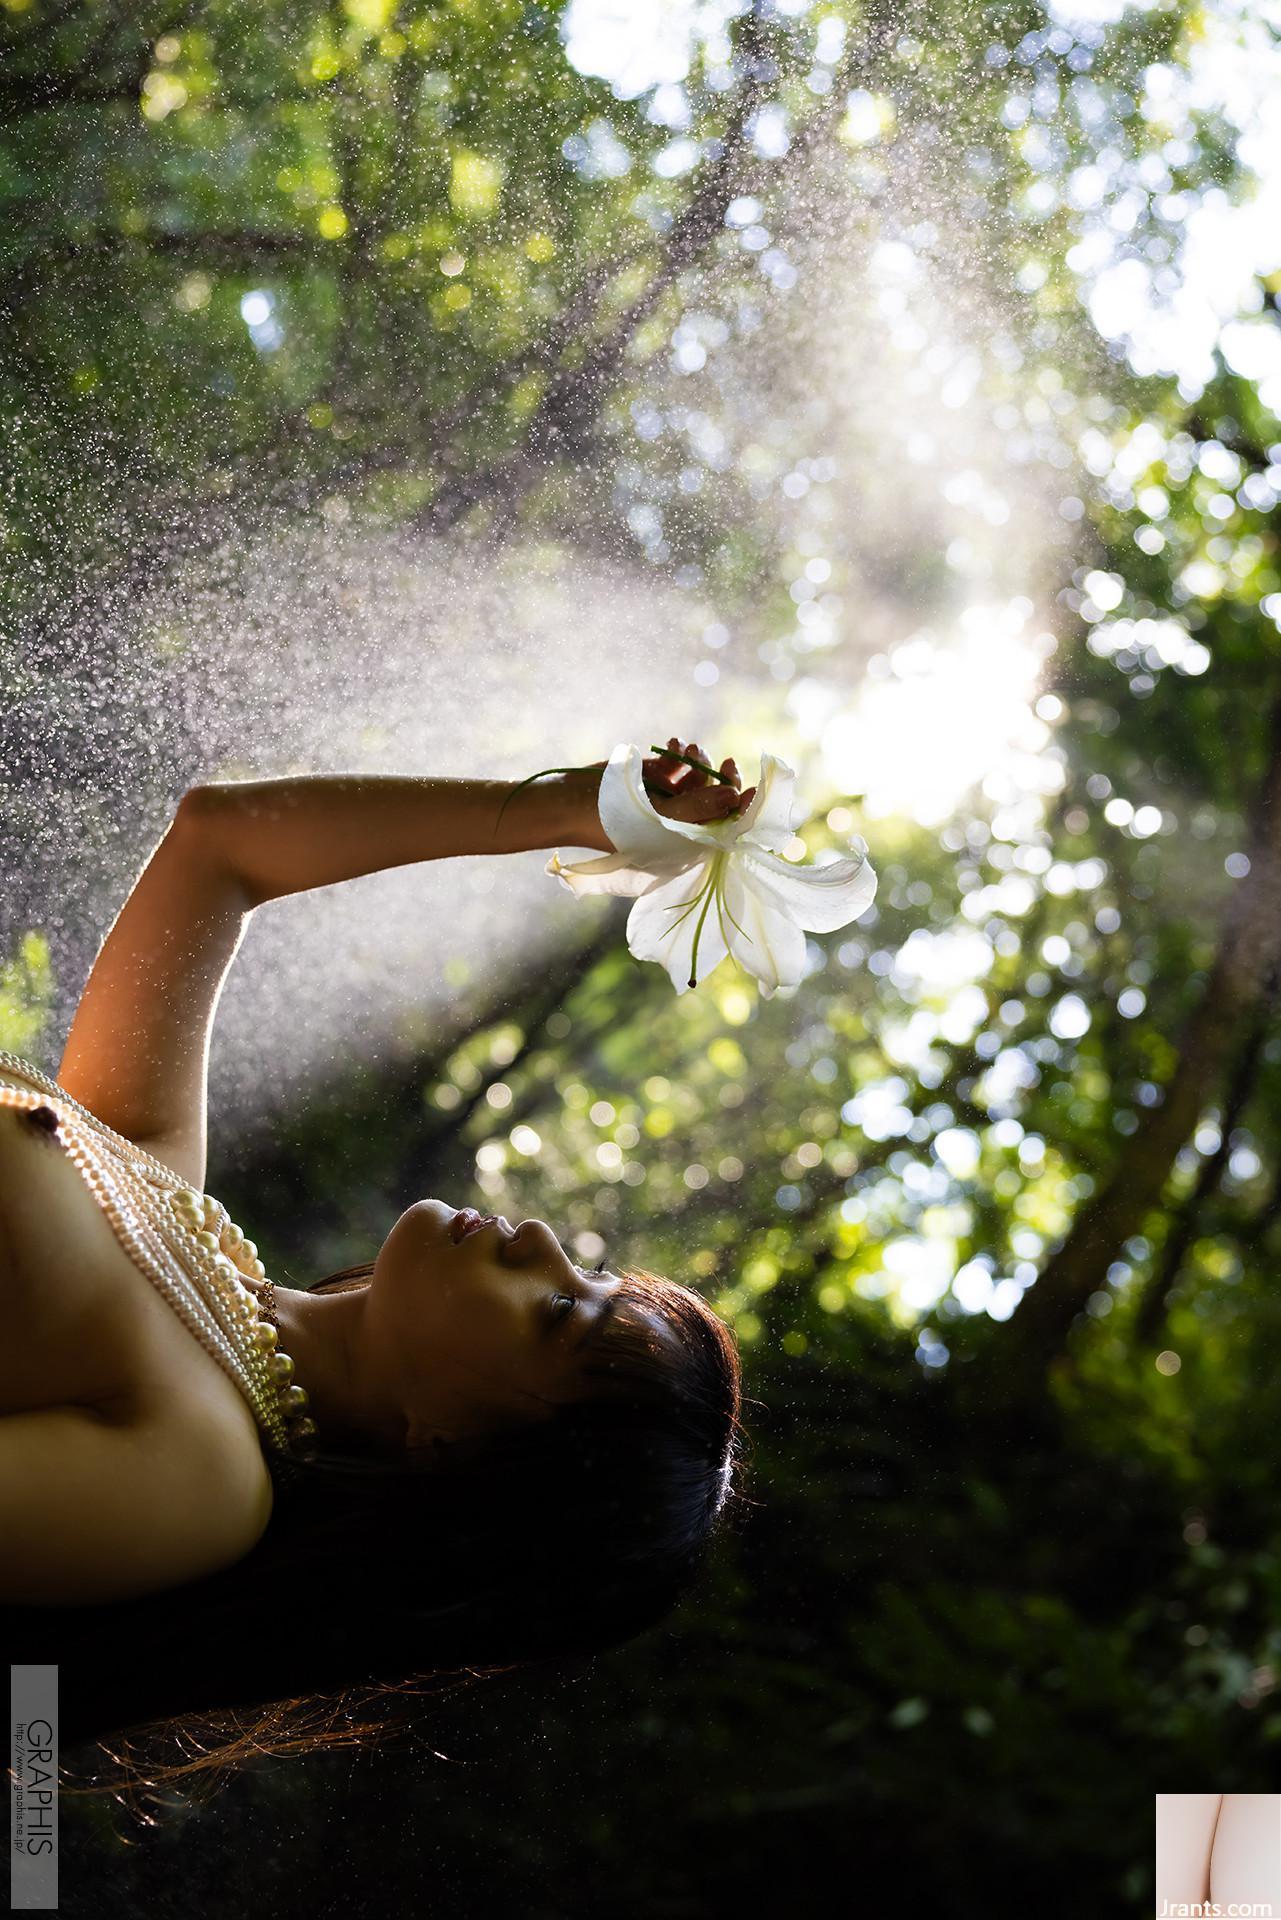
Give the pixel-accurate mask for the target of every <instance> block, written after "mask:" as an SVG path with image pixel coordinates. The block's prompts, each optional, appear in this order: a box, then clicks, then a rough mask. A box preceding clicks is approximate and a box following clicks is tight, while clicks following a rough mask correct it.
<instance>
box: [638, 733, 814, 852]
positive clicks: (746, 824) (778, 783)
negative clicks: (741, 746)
mask: <svg viewBox="0 0 1281 1920" xmlns="http://www.w3.org/2000/svg"><path fill="white" fill-rule="evenodd" d="M795 788H796V774H795V771H794V769H793V768H791V767H789V766H788V764H787V762H786V760H780V759H779V758H778V756H777V755H776V754H773V753H762V755H761V777H760V779H759V780H758V782H757V784H756V792H755V793H754V794H753V795H752V798H751V800H750V802H749V803H748V805H747V806H746V807H745V808H744V809H743V812H742V813H740V814H737V815H735V816H733V817H732V818H731V819H730V820H729V822H728V823H727V824H728V825H729V826H731V827H732V828H733V829H734V832H733V834H732V836H731V838H732V839H733V840H734V841H740V840H745V841H746V842H747V843H748V845H749V846H757V847H765V848H767V849H768V850H769V851H770V852H772V853H777V852H778V850H779V848H780V847H785V846H786V845H787V843H788V841H789V840H790V839H791V837H792V835H793V834H794V833H795V831H796V829H795V827H794V826H793V825H792V810H793V806H794V804H795ZM610 838H611V839H613V835H612V834H611V835H610ZM615 845H617V842H615Z"/></svg>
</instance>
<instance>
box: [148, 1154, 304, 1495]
mask: <svg viewBox="0 0 1281 1920" xmlns="http://www.w3.org/2000/svg"><path fill="white" fill-rule="evenodd" d="M169 1205H170V1208H171V1209H172V1211H173V1214H174V1216H175V1218H176V1219H177V1220H178V1222H179V1224H180V1225H182V1226H183V1227H185V1228H186V1229H187V1230H188V1232H189V1233H190V1234H191V1236H192V1238H193V1239H194V1241H195V1244H196V1245H197V1246H198V1247H199V1248H200V1249H201V1251H202V1252H203V1253H205V1254H207V1255H208V1256H209V1257H210V1265H211V1266H212V1268H213V1270H214V1272H215V1273H216V1274H217V1275H218V1277H219V1279H220V1280H221V1281H222V1282H223V1284H224V1287H225V1288H226V1289H227V1290H228V1292H231V1291H232V1290H233V1289H234V1290H235V1294H236V1295H238V1297H239V1300H240V1301H241V1302H242V1303H243V1312H244V1315H245V1318H246V1320H247V1322H248V1323H249V1328H250V1338H251V1339H252V1341H253V1343H254V1344H255V1345H256V1346H257V1347H258V1348H259V1349H260V1351H261V1353H262V1356H263V1357H264V1358H265V1361H266V1370H267V1374H268V1378H269V1380H270V1381H271V1383H272V1385H273V1386H274V1388H275V1393H276V1408H277V1411H278V1413H279V1414H280V1416H281V1417H282V1418H283V1419H284V1421H285V1422H286V1423H287V1428H288V1442H289V1446H290V1450H291V1452H293V1453H294V1454H295V1455H296V1457H297V1458H299V1459H302V1460H310V1459H314V1457H315V1452H316V1448H315V1444H314V1441H315V1435H316V1423H315V1421H314V1420H313V1419H312V1418H311V1417H310V1415H309V1413H308V1411H307V1409H308V1407H309V1405H310V1396H309V1394H308V1392H307V1389H306V1388H305V1387H301V1386H299V1385H298V1384H297V1383H296V1382H295V1380H294V1377H293V1375H294V1363H293V1361H292V1360H291V1359H290V1357H289V1355H288V1354H287V1353H285V1352H284V1351H283V1350H281V1348H280V1336H279V1333H278V1332H277V1330H276V1328H275V1327H274V1326H273V1325H272V1323H271V1321H270V1320H268V1319H267V1318H266V1315H265V1312H264V1311H263V1309H262V1307H261V1306H260V1303H259V1300H258V1297H257V1294H256V1292H254V1291H253V1290H252V1284H251V1287H250V1288H246V1286H245V1284H244V1283H245V1282H249V1283H256V1284H257V1285H261V1284H262V1283H263V1282H264V1281H265V1280H266V1278H267V1270H266V1268H265V1267H264V1266H263V1263H262V1261H261V1260H260V1259H259V1258H258V1248H257V1246H256V1245H255V1243H254V1242H253V1241H252V1240H247V1239H246V1238H245V1235H244V1233H243V1231H242V1229H241V1228H240V1227H238V1226H237V1225H236V1223H235V1221H234V1220H233V1219H232V1218H231V1216H230V1214H229V1213H228V1212H227V1209H226V1208H225V1207H224V1206H223V1204H222V1202H221V1201H220V1200H218V1199H217V1198H215V1196H214V1195H213V1194H211V1193H198V1192H197V1191H196V1189H195V1188H194V1187H179V1188H177V1189H176V1191H174V1192H173V1193H171V1194H170V1196H169Z"/></svg>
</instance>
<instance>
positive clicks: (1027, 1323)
mask: <svg viewBox="0 0 1281 1920" xmlns="http://www.w3.org/2000/svg"><path fill="white" fill-rule="evenodd" d="M1248 852H1249V859H1250V871H1249V874H1248V876H1247V877H1246V878H1245V879H1244V880H1242V881H1241V882H1240V883H1239V884H1238V885H1237V887H1236V888H1235V889H1234V891H1233V894H1232V896H1231V899H1230V900H1229V903H1228V907H1227V911H1226V913H1225V915H1224V919H1223V926H1222V932H1221V935H1220V940H1219V948H1218V953H1217V955H1216V957H1215V961H1214V965H1213V967H1212V969H1211V971H1210V976H1209V979H1208V980H1207V982H1206V986H1205V989H1204V991H1203V993H1202V996H1201V999H1200V1001H1199V1002H1198V1003H1197V1005H1196V1007H1195V1008H1194V1009H1193V1011H1192V1013H1191V1014H1190V1016H1189V1017H1188V1019H1187V1021H1186V1022H1185V1024H1184V1029H1183V1032H1182V1035H1181V1036H1180V1040H1179V1043H1178V1064H1177V1065H1176V1067H1175V1070H1174V1073H1173V1075H1172V1077H1171V1079H1170V1082H1169V1084H1168V1085H1167V1087H1166V1088H1165V1090H1164V1097H1163V1099H1162V1100H1161V1101H1160V1102H1159V1104H1158V1105H1157V1106H1155V1107H1149V1108H1147V1109H1145V1111H1144V1114H1143V1117H1142V1119H1141V1120H1140V1123H1139V1126H1138V1128H1137V1129H1136V1131H1135V1132H1134V1133H1133V1134H1132V1135H1131V1136H1130V1139H1129V1142H1128V1144H1127V1146H1126V1147H1125V1149H1124V1151H1123V1152H1122V1153H1121V1154H1120V1155H1119V1157H1118V1159H1117V1161H1116V1163H1115V1165H1114V1167H1113V1170H1112V1173H1111V1176H1110V1178H1109V1179H1108V1181H1107V1183H1106V1185H1105V1186H1104V1187H1103V1188H1102V1189H1101V1190H1100V1191H1098V1192H1097V1193H1095V1194H1093V1195H1092V1196H1091V1197H1090V1199H1089V1200H1088V1201H1086V1203H1085V1204H1084V1206H1082V1208H1081V1209H1080V1211H1079V1212H1078V1214H1077V1216H1076V1219H1075V1221H1074V1222H1073V1225H1072V1227H1071V1229H1070V1231H1069V1233H1068V1236H1067V1238H1066V1240H1065V1241H1064V1242H1063V1245H1062V1246H1061V1247H1060V1248H1059V1250H1058V1252H1057V1253H1056V1254H1054V1255H1052V1257H1051V1258H1050V1260H1049V1261H1048V1262H1047V1263H1046V1266H1045V1269H1044V1271H1043V1272H1042V1273H1041V1275H1040V1277H1039V1279H1038V1280H1037V1282H1036V1284H1035V1286H1033V1287H1032V1288H1031V1289H1030V1290H1029V1292H1028V1293H1026V1294H1025V1295H1024V1297H1023V1300H1022V1302H1021V1304H1020V1305H1019V1307H1018V1310H1017V1311H1016V1313H1015V1314H1014V1317H1013V1319H1012V1320H1011V1322H1010V1326H1009V1332H1008V1334H1007V1336H1006V1339H1005V1340H1003V1341H1000V1342H997V1343H995V1345H996V1346H997V1347H999V1348H1000V1349H1001V1351H1000V1353H999V1356H997V1358H996V1359H995V1360H994V1362H993V1364H999V1366H1000V1367H1001V1369H1002V1372H1003V1373H1004V1374H1006V1376H1007V1378H1008V1375H1009V1372H1010V1370H1011V1368H1018V1367H1021V1368H1022V1369H1023V1371H1024V1375H1025V1385H1026V1386H1028V1387H1029V1388H1032V1387H1039V1385H1040V1381H1041V1376H1042V1374H1043V1372H1044V1370H1045V1369H1046V1368H1047V1367H1048V1366H1049V1364H1050V1363H1051V1361H1052V1360H1053V1359H1054V1358H1055V1356H1056V1355H1057V1354H1058V1353H1059V1352H1060V1351H1061V1349H1062V1348H1063V1346H1064V1344H1065V1342H1066V1340H1067V1337H1068V1333H1069V1330H1070V1328H1071V1326H1072V1324H1073V1321H1074V1320H1075V1318H1076V1316H1077V1315H1078V1314H1079V1313H1080V1312H1081V1311H1082V1310H1083V1308H1084V1306H1085V1303H1086V1301H1087V1299H1088V1298H1089V1296H1090V1294H1091V1293H1093V1292H1094V1291H1095V1290H1096V1288H1097V1287H1098V1286H1099V1285H1100V1282H1101V1280H1102V1277H1103V1275H1104V1274H1105V1272H1106V1270H1107V1267H1108V1265H1109V1264H1110V1263H1111V1261H1112V1260H1113V1259H1114V1258H1115V1257H1116V1248H1117V1247H1118V1246H1120V1245H1121V1244H1122V1242H1123V1241H1125V1240H1127V1239H1129V1238H1130V1236H1131V1235H1133V1234H1135V1233H1137V1232H1138V1231H1139V1230H1140V1228H1141V1226H1142V1223H1143V1218H1144V1215H1145V1214H1146V1213H1147V1212H1148V1210H1149V1208H1151V1207H1153V1206H1156V1205H1158V1204H1159V1202H1160V1197H1161V1190H1162V1188H1163V1187H1164V1185H1165V1182H1166V1179H1167V1177H1168V1175H1169V1170H1170V1167H1171V1165H1172V1163H1173V1161H1174V1157H1175V1155H1176V1153H1177V1152H1178V1150H1179V1148H1180V1147H1181V1146H1182V1145H1183V1144H1184V1142H1185V1141H1186V1140H1187V1139H1188V1137H1189V1135H1190V1134H1191V1132H1192V1130H1193V1128H1194V1126H1195V1124H1196V1121H1197V1117H1198V1115H1199V1114H1200V1112H1201V1109H1202V1107H1203V1105H1204V1102H1205V1098H1206V1092H1207V1089H1208V1088H1209V1087H1212V1086H1213V1085H1214V1084H1215V1082H1216V1081H1217V1080H1218V1079H1219V1077H1220V1075H1221V1073H1222V1070H1223V1062H1224V1059H1225V1057H1228V1056H1230V1055H1231V1054H1232V1052H1233V1050H1234V1049H1233V1040H1234V1037H1235V1036H1236V1035H1237V1034H1238V1033H1239V1031H1240V1028H1241V1024H1242V1022H1243V1021H1248V1020H1251V1019H1253V1018H1254V1017H1255V1016H1256V1014H1257V1010H1258V1004H1259V1000H1260V997H1261V996H1262V995H1263V993H1264V992H1265V988H1266V983H1267V981H1268V978H1269V976H1270V975H1271V973H1272V971H1273V969H1274V968H1275V967H1276V966H1277V964H1278V959H1279V958H1281V697H1276V696H1274V703H1273V706H1272V710H1271V713H1270V715H1269V717H1268V721H1267V729H1266V758H1265V771H1264V774H1263V777H1262V779H1261V780H1260V782H1259V786H1258V788H1257V789H1256V792H1255V796H1254V803H1253V806H1252V809H1251V827H1250V834H1249V840H1248ZM1011 1343H1012V1345H1011Z"/></svg>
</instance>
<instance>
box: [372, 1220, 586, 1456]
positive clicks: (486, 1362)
mask: <svg viewBox="0 0 1281 1920" xmlns="http://www.w3.org/2000/svg"><path fill="white" fill-rule="evenodd" d="M455 1223H457V1225H455ZM461 1226H462V1217H461V1215H460V1214H459V1213H456V1212H455V1210H454V1208H453V1207H450V1206H447V1205H446V1204H445V1202H444V1201H441V1200H420V1201H418V1202H417V1203H416V1204H415V1205H414V1206H412V1207H409V1208H408V1209H407V1210H406V1211H405V1212H404V1213H402V1214H401V1216H400V1218H399V1219H398V1220H397V1221H396V1224H395V1225H394V1226H393V1228H392V1230H391V1232H390V1233H389V1234H388V1236H387V1238H386V1240H385V1241H384V1242H383V1245H382V1247H381V1249H380V1251H379V1254H378V1258H377V1259H376V1261H375V1262H374V1269H373V1274H372V1276H371V1278H370V1283H369V1289H368V1293H367V1296H366V1299H365V1303H364V1304H365V1311H364V1316H363V1318H364V1337H363V1344H364V1347H365V1353H364V1361H365V1364H366V1366H367V1367H368V1368H369V1369H370V1371H371V1373H372V1375H373V1376H374V1377H375V1378H377V1379H379V1380H380V1382H382V1383H384V1384H385V1385H386V1387H387V1388H388V1389H389V1390H390V1391H391V1393H392V1394H393V1395H394V1396H395V1398H396V1400H397V1402H398V1404H400V1405H401V1406H403V1408H404V1409H405V1411H406V1414H407V1415H408V1419H409V1431H408V1435H407V1444H408V1445H410V1446H415V1445H426V1444H428V1442H429V1441H430V1438H431V1437H432V1435H433V1434H434V1433H444V1434H446V1435H449V1434H451V1433H475V1432H485V1431H490V1430H492V1429H493V1428H495V1427H497V1426H508V1425H512V1424H516V1423H518V1422H520V1421H521V1420H522V1419H538V1418H540V1417H546V1416H547V1415H549V1414H550V1412H551V1408H550V1407H549V1406H547V1405H546V1404H544V1403H545V1402H548V1401H556V1402H559V1401H564V1400H572V1399H577V1398H579V1397H580V1396H581V1394H582V1392H583V1391H584V1382H583V1375H582V1367H583V1361H584V1358H585V1356H586V1355H587V1354H588V1353H590V1351H591V1349H592V1347H593V1344H594V1342H595V1341H596V1340H597V1339H598V1338H599V1336H600V1331H601V1328H602V1327H603V1325H604V1323H605V1321H606V1320H607V1319H608V1317H609V1315H610V1313H611V1312H612V1311H613V1306H614V1298H615V1296H616V1295H617V1294H618V1292H619V1291H620V1288H621V1286H622V1282H621V1280H619V1278H618V1277H617V1276H616V1275H614V1274H611V1273H610V1272H609V1271H608V1268H606V1270H605V1271H604V1272H602V1273H600V1274H599V1275H597V1274H592V1273H587V1272H584V1271H583V1270H582V1269H581V1268H580V1267H579V1266H578V1265H576V1263H575V1262H574V1261H573V1260H572V1259H571V1258H570V1256H569V1255H568V1254H567V1253H566V1252H565V1251H564V1249H563V1248H562V1247H561V1245H560V1242H559V1241H558V1240H557V1238H556V1236H555V1234H554V1233H553V1232H552V1230H551V1228H550V1227H549V1226H548V1225H547V1224H546V1222H545V1221H542V1220H526V1221H524V1222H522V1224H521V1226H520V1227H519V1229H513V1228H512V1227H511V1226H509V1225H508V1223H507V1221H506V1220H505V1219H504V1218H503V1217H502V1216H499V1217H498V1218H497V1219H495V1220H489V1221H488V1222H487V1223H486V1224H485V1225H484V1226H482V1227H479V1228H473V1230H472V1231H471V1232H470V1233H467V1234H465V1235H462V1236H460V1237H456V1236H459V1229H460V1228H461ZM451 1228H452V1229H453V1231H451ZM538 1396H541V1398H540V1397H538Z"/></svg>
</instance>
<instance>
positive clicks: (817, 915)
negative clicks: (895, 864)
mask: <svg viewBox="0 0 1281 1920" xmlns="http://www.w3.org/2000/svg"><path fill="white" fill-rule="evenodd" d="M739 857H740V859H741V860H742V861H744V862H745V863H746V865H747V867H748V869H749V870H750V872H751V874H752V877H753V879H754V880H755V881H758V882H759V883H760V884H761V886H762V887H764V888H765V889H766V890H767V892H768V893H769V895H770V896H771V898H772V900H773V903H774V904H775V906H776V907H777V908H778V910H779V911H781V912H783V913H785V914H787V915H788V916H789V918H790V919H791V920H792V921H794V922H795V924H796V925H797V926H798V927H807V928H808V929H809V931H810V932H811V933H834V932H835V931H836V929H837V928H838V927H844V926H848V925H849V923H850V921H851V920H857V919H858V916H859V915H860V914H861V913H866V912H867V909H868V908H869V907H870V906H871V904H872V901H873V900H874V899H875V897H876V884H877V882H876V874H875V873H874V872H873V870H872V867H871V864H870V862H869V861H868V859H867V856H866V855H865V854H850V855H848V856H847V857H845V858H844V859H840V860H831V861H829V862H828V864H827V865H826V866H822V867H820V866H815V865H813V864H812V863H810V864H807V865H805V866H793V865H792V863H791V862H790V861H788V860H779V859H777V858H775V856H774V855H773V854H771V853H758V852H756V851H754V850H751V849H748V848H746V847H741V848H740V849H739Z"/></svg>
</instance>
